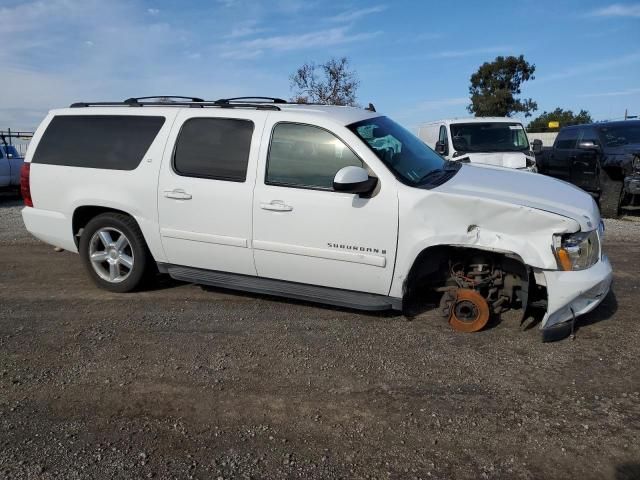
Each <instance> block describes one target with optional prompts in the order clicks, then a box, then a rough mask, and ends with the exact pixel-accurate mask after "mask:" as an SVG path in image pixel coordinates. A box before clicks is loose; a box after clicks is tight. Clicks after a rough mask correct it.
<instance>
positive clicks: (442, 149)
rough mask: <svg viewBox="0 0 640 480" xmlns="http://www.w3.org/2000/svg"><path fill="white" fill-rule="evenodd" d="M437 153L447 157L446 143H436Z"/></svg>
mask: <svg viewBox="0 0 640 480" xmlns="http://www.w3.org/2000/svg"><path fill="white" fill-rule="evenodd" d="M436 152H438V153H439V154H440V155H446V154H447V144H446V143H444V142H436Z"/></svg>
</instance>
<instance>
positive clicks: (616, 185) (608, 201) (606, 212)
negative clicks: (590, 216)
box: [598, 171, 622, 218]
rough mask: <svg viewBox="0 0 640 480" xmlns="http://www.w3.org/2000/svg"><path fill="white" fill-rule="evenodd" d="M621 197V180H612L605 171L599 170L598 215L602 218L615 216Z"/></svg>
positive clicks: (618, 210)
mask: <svg viewBox="0 0 640 480" xmlns="http://www.w3.org/2000/svg"><path fill="white" fill-rule="evenodd" d="M621 199H622V182H621V181H618V180H613V179H612V178H611V177H609V175H608V174H607V172H604V171H603V172H600V198H599V199H598V203H599V204H600V215H602V217H604V218H617V217H618V215H619V212H620V200H621Z"/></svg>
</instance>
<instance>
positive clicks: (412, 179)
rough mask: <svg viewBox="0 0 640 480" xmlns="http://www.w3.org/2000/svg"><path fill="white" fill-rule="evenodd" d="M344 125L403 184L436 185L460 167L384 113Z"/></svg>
mask: <svg viewBox="0 0 640 480" xmlns="http://www.w3.org/2000/svg"><path fill="white" fill-rule="evenodd" d="M347 128H349V130H351V131H352V132H353V133H355V134H356V135H357V136H358V137H360V139H362V140H364V142H365V144H366V145H367V146H368V147H369V148H370V149H371V150H372V151H373V153H375V154H376V155H377V157H378V158H379V159H380V160H382V162H384V164H385V165H386V166H387V167H388V168H389V169H390V170H391V171H392V172H393V174H394V175H395V176H396V178H398V179H399V180H400V181H402V182H403V183H406V184H407V185H411V186H416V185H427V184H430V185H432V186H436V185H440V184H442V183H444V181H446V180H448V179H449V178H451V176H453V173H455V171H457V170H458V169H459V168H460V164H459V163H457V162H455V163H454V162H447V161H446V160H445V159H443V158H442V157H441V156H440V155H438V154H437V153H436V152H434V151H433V150H431V149H430V148H429V147H427V146H426V145H425V144H424V143H423V142H422V141H421V140H419V139H418V138H417V137H415V136H414V135H413V134H412V133H410V132H409V131H407V130H405V129H404V128H402V127H401V126H400V125H398V124H397V123H395V122H394V121H393V120H391V119H389V118H387V117H376V118H370V119H367V120H363V121H361V122H357V123H354V124H351V125H349V126H348V127H347ZM452 172H453V173H452Z"/></svg>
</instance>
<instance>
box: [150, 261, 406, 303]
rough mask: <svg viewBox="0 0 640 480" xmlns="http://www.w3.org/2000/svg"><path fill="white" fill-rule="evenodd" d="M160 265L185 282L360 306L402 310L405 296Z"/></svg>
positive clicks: (161, 268) (162, 268)
mask: <svg viewBox="0 0 640 480" xmlns="http://www.w3.org/2000/svg"><path fill="white" fill-rule="evenodd" d="M158 267H159V270H160V271H161V272H166V273H168V274H169V275H170V276H171V278H174V279H176V280H181V281H183V282H189V283H199V284H202V285H210V286H213V287H221V288H226V289H230V290H241V291H243V292H253V293H261V294H265V295H276V296H279V297H288V298H295V299H298V300H306V301H310V302H318V303H326V304H329V305H336V306H339V307H347V308H354V309H357V310H402V299H400V298H395V297H387V296H385V295H376V294H373V293H363V292H354V291H352V290H341V289H338V288H329V287H321V286H317V285H308V284H305V283H296V282H287V281H285V280H275V279H272V278H261V277H254V276H251V275H241V274H239V273H227V272H218V271H213V270H203V269H200V268H193V267H181V266H178V265H170V264H159V265H158Z"/></svg>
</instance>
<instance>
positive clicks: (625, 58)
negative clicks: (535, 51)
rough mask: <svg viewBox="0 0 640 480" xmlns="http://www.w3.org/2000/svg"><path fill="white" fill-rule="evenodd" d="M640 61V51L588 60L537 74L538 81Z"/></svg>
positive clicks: (568, 76)
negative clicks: (598, 59)
mask: <svg viewBox="0 0 640 480" xmlns="http://www.w3.org/2000/svg"><path fill="white" fill-rule="evenodd" d="M637 63H640V52H636V53H631V54H628V55H622V56H620V57H617V58H610V59H609V60H605V61H599V62H588V63H583V64H578V65H573V66H571V67H569V68H566V69H564V70H561V71H558V72H555V73H551V74H549V75H544V74H537V75H536V83H542V82H548V81H552V80H562V79H565V78H571V77H575V76H578V75H588V74H590V73H593V72H598V71H601V70H609V69H611V68H614V67H620V66H623V65H632V64H637Z"/></svg>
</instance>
